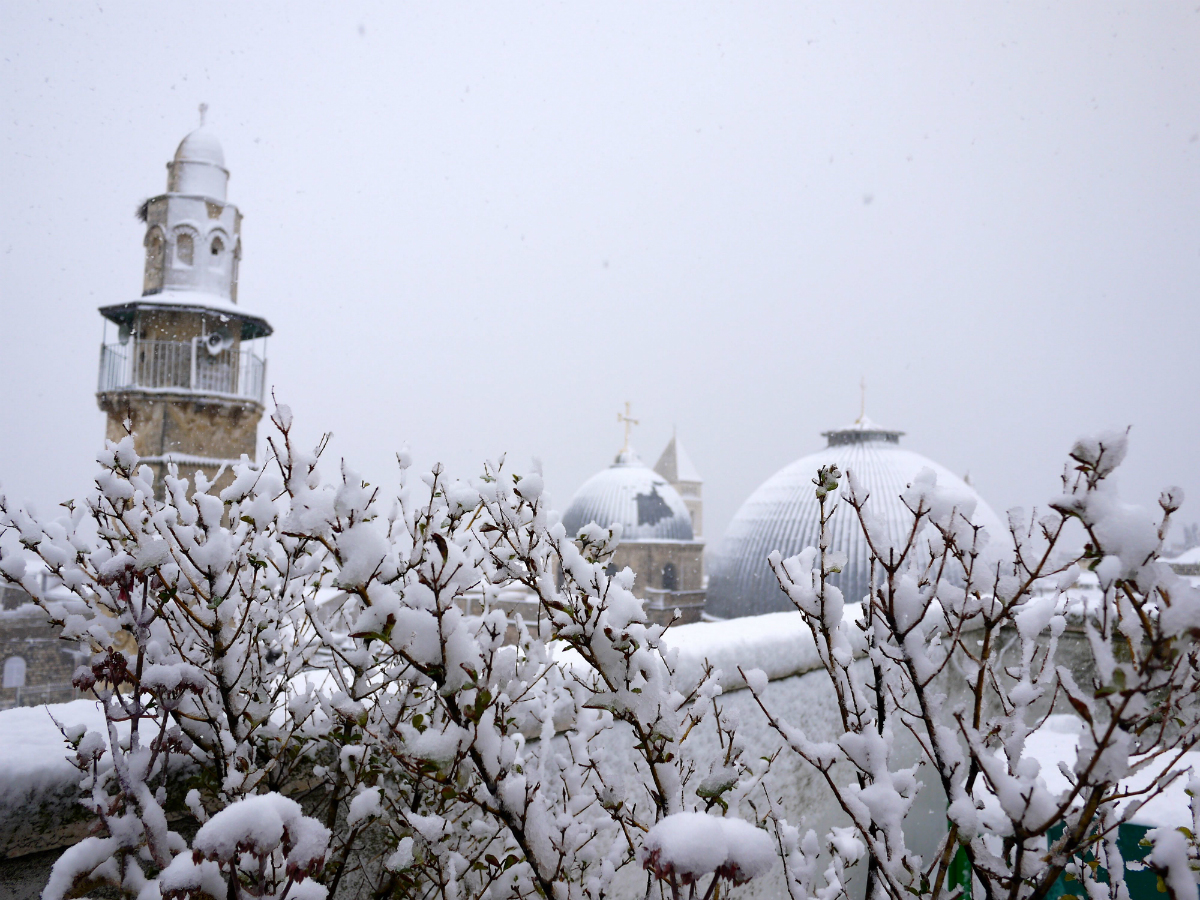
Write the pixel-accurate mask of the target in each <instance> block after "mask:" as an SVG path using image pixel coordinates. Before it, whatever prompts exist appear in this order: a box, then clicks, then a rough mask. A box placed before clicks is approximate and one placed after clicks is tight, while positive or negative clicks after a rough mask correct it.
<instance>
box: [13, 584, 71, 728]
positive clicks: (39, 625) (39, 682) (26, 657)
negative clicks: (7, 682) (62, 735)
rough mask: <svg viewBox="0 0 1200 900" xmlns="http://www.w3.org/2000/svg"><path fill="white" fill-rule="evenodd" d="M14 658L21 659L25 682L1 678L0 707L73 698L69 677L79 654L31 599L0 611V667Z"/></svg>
mask: <svg viewBox="0 0 1200 900" xmlns="http://www.w3.org/2000/svg"><path fill="white" fill-rule="evenodd" d="M9 590H11V589H9ZM22 593H23V592H22ZM6 599H7V598H6ZM14 659H20V660H23V661H24V664H25V665H24V684H22V685H20V686H16V687H3V686H2V685H3V681H0V708H5V709H7V708H9V707H13V706H33V705H36V704H41V703H64V702H66V701H69V700H73V699H75V696H76V692H75V689H74V688H73V687H72V686H71V678H72V676H74V674H75V669H76V668H77V667H78V665H79V663H80V661H81V658H80V654H79V653H78V651H77V650H76V648H75V646H74V645H73V644H71V643H69V642H67V641H63V640H61V639H60V638H59V634H58V629H57V628H55V627H54V626H52V625H51V624H50V623H49V621H47V619H46V614H45V613H44V612H42V610H41V609H40V608H39V607H37V606H34V605H33V604H32V603H25V604H23V605H21V606H18V607H17V608H16V609H5V610H3V611H0V670H3V669H4V668H5V667H8V666H10V665H11V664H10V662H9V661H10V660H14Z"/></svg>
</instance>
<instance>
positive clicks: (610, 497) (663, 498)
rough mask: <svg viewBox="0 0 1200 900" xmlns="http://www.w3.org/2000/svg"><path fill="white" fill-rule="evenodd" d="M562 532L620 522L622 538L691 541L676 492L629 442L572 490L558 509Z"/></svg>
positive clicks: (689, 520) (687, 515)
mask: <svg viewBox="0 0 1200 900" xmlns="http://www.w3.org/2000/svg"><path fill="white" fill-rule="evenodd" d="M562 522H563V525H564V527H566V529H567V533H568V534H578V533H579V530H580V529H581V528H583V527H584V526H585V525H588V524H589V523H592V522H594V523H595V524H597V525H599V526H601V527H602V528H608V527H609V526H610V525H614V524H617V523H620V525H621V540H623V541H655V540H658V541H662V540H667V541H691V540H693V539H694V536H693V533H692V516H691V513H690V512H689V511H688V508H687V504H686V503H684V502H683V498H682V497H680V496H679V492H678V491H676V490H675V488H673V487H671V485H670V483H669V482H668V481H667V479H665V478H663V477H662V476H661V475H659V474H658V473H657V472H655V471H654V470H653V469H651V468H649V467H647V466H646V464H645V463H643V462H642V461H641V459H639V458H638V455H637V454H636V453H635V452H634V451H633V450H632V449H630V448H628V447H627V448H626V449H624V450H622V451H621V452H620V453H619V454H617V458H616V460H614V462H613V464H612V465H611V466H610V467H609V468H607V469H602V470H601V471H599V472H597V473H596V474H595V475H593V476H592V477H591V478H589V479H588V480H587V481H585V482H584V483H583V486H582V487H580V488H579V490H578V491H576V492H575V496H574V497H572V498H571V502H570V504H569V505H568V506H567V509H566V512H564V513H563V517H562Z"/></svg>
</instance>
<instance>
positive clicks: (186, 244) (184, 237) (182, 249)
mask: <svg viewBox="0 0 1200 900" xmlns="http://www.w3.org/2000/svg"><path fill="white" fill-rule="evenodd" d="M195 258H196V244H195V242H194V241H193V240H192V236H191V235H190V234H180V235H178V236H176V238H175V259H176V260H177V261H178V262H179V263H180V264H181V265H185V266H190V265H191V264H192V262H193V261H194V260H195Z"/></svg>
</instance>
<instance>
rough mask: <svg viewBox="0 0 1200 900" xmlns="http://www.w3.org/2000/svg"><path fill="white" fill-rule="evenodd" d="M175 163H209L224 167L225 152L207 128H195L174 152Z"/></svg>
mask: <svg viewBox="0 0 1200 900" xmlns="http://www.w3.org/2000/svg"><path fill="white" fill-rule="evenodd" d="M175 162H201V163H211V164H212V165H214V166H221V167H222V168H224V167H225V151H224V150H222V149H221V142H220V141H218V140H217V138H216V136H215V135H213V134H212V132H210V131H209V130H208V129H207V128H197V129H196V130H195V131H193V132H192V133H191V134H189V135H188V136H187V137H185V138H184V139H183V140H182V141H180V142H179V149H177V150H176V151H175Z"/></svg>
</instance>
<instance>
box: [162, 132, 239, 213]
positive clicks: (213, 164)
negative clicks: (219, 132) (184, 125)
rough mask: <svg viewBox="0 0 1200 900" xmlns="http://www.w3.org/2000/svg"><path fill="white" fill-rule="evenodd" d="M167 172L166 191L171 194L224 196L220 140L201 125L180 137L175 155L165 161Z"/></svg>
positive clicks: (225, 174) (225, 182) (226, 175)
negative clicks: (173, 157) (168, 172)
mask: <svg viewBox="0 0 1200 900" xmlns="http://www.w3.org/2000/svg"><path fill="white" fill-rule="evenodd" d="M167 169H168V170H169V171H170V176H169V177H168V178H167V191H168V192H170V193H172V194H194V195H198V196H201V197H211V198H212V199H214V200H222V201H223V200H224V199H225V190H226V186H227V185H228V182H229V172H228V171H227V170H226V168H225V151H224V150H222V149H221V142H220V141H218V140H217V139H216V137H215V136H214V135H213V134H212V133H211V132H209V131H208V130H207V129H205V128H203V127H201V128H197V129H196V130H195V131H193V132H192V133H191V134H189V135H188V136H187V137H185V138H184V139H183V140H182V141H180V142H179V148H178V149H177V150H176V151H175V159H174V160H172V161H171V162H169V163H167Z"/></svg>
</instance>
